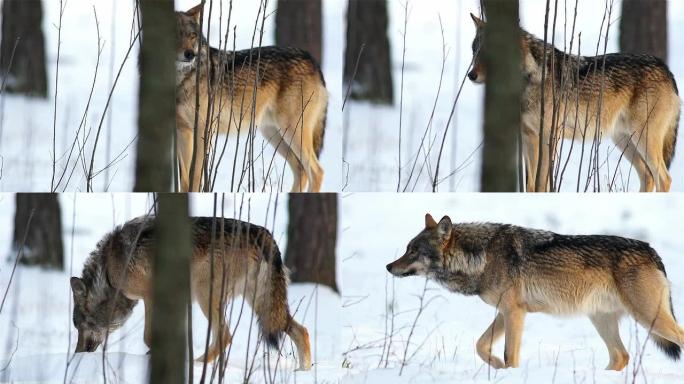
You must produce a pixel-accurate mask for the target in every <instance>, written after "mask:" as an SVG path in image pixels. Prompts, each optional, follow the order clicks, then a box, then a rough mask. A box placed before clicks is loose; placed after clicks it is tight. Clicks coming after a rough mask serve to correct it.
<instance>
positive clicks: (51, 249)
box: [13, 193, 64, 270]
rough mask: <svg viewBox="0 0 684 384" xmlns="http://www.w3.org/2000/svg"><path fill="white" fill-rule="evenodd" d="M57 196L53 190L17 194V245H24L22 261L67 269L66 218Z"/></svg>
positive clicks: (15, 227) (15, 216)
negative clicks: (63, 233) (62, 216)
mask: <svg viewBox="0 0 684 384" xmlns="http://www.w3.org/2000/svg"><path fill="white" fill-rule="evenodd" d="M57 197H58V195H56V194H52V193H17V195H16V212H15V214H14V237H13V239H14V240H13V247H14V249H19V248H22V246H23V249H22V252H21V258H20V259H19V262H20V263H22V264H26V265H40V266H43V267H48V268H54V269H59V270H62V269H64V247H63V245H62V218H61V213H60V209H59V200H58V199H57ZM32 215H33V216H32ZM24 236H26V242H24Z"/></svg>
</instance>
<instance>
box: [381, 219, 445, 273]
mask: <svg viewBox="0 0 684 384" xmlns="http://www.w3.org/2000/svg"><path fill="white" fill-rule="evenodd" d="M451 231H452V224H451V219H450V218H449V216H444V217H443V218H442V220H440V221H439V223H437V222H436V221H435V219H433V218H432V216H431V215H430V214H429V213H428V214H425V229H423V230H422V231H421V232H420V233H419V234H418V235H417V236H416V237H414V238H413V239H412V240H411V241H410V242H409V244H408V246H407V247H406V253H404V255H403V256H402V257H400V258H399V259H397V260H395V261H393V262H392V263H390V264H387V271H389V273H391V274H393V275H394V276H398V277H406V276H414V275H419V276H430V275H432V274H433V272H434V271H436V270H441V269H442V268H443V266H444V260H445V256H446V255H445V250H446V248H447V245H448V243H449V238H450V237H451Z"/></svg>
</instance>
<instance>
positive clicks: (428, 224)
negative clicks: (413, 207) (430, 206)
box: [425, 213, 437, 229]
mask: <svg viewBox="0 0 684 384" xmlns="http://www.w3.org/2000/svg"><path fill="white" fill-rule="evenodd" d="M436 226H437V222H436V221H435V219H433V218H432V215H431V214H429V213H426V214H425V228H426V229H432V228H435V227H436Z"/></svg>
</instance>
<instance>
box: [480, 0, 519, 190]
mask: <svg viewBox="0 0 684 384" xmlns="http://www.w3.org/2000/svg"><path fill="white" fill-rule="evenodd" d="M484 7H485V11H486V12H485V13H486V15H487V19H488V20H487V24H486V26H485V31H484V43H483V45H482V46H483V47H484V49H483V52H481V54H482V56H483V59H484V65H485V68H487V80H486V81H485V108H484V147H483V151H482V152H483V153H482V172H481V174H480V189H481V191H482V192H516V191H518V167H519V166H520V165H519V161H518V140H519V135H520V124H521V121H520V102H521V98H522V75H521V74H520V65H521V60H522V58H521V57H522V53H521V45H520V31H519V26H518V0H508V1H498V0H485V1H484Z"/></svg>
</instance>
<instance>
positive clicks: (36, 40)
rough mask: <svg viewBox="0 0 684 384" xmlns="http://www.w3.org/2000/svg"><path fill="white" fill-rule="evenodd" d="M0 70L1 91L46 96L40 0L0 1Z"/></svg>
mask: <svg viewBox="0 0 684 384" xmlns="http://www.w3.org/2000/svg"><path fill="white" fill-rule="evenodd" d="M0 71H2V72H1V73H0V77H3V79H2V80H3V81H4V82H5V91H7V92H11V93H21V94H24V95H29V96H37V97H47V92H48V88H47V69H46V63H45V38H44V36H43V3H42V1H40V0H4V1H3V2H2V39H1V42H0ZM5 76H6V77H5Z"/></svg>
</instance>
